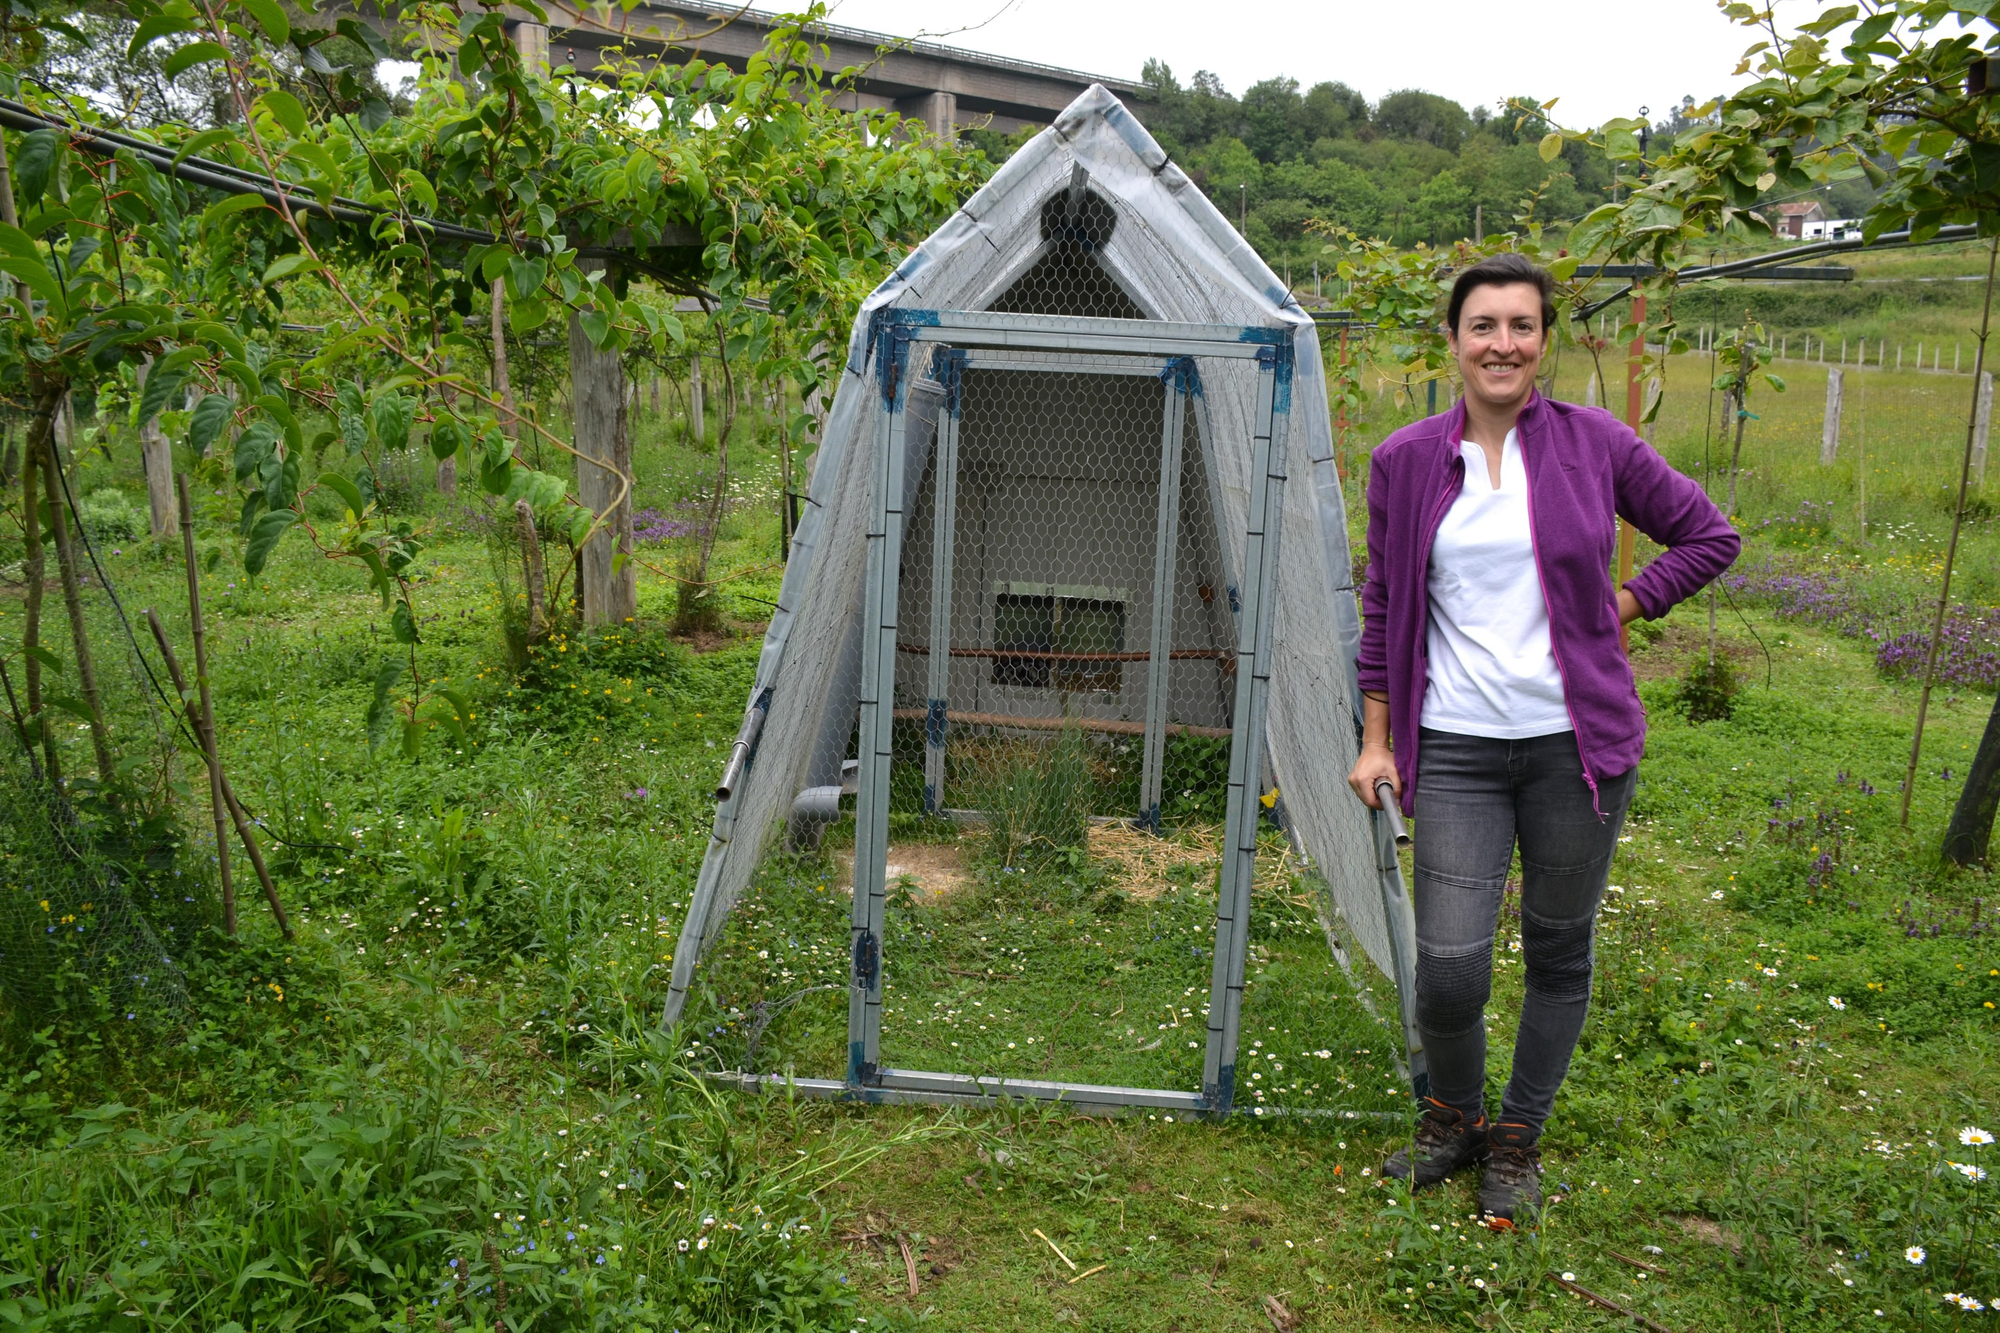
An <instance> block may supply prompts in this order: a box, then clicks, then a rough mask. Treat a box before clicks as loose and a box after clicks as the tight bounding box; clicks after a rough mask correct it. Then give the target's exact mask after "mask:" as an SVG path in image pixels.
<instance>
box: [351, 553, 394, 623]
mask: <svg viewBox="0 0 2000 1333" xmlns="http://www.w3.org/2000/svg"><path fill="white" fill-rule="evenodd" d="M359 555H360V556H361V563H363V564H365V565H367V566H368V586H369V587H370V588H373V589H374V590H375V591H376V592H378V593H380V594H382V609H383V610H384V611H387V610H388V609H389V602H390V599H391V598H392V597H393V595H394V589H395V583H394V582H393V581H392V580H391V579H390V578H389V571H388V570H387V569H386V568H385V567H384V566H383V564H382V556H381V553H380V552H378V551H376V550H375V549H373V548H372V547H365V546H364V547H363V548H362V549H361V550H360V552H359Z"/></svg>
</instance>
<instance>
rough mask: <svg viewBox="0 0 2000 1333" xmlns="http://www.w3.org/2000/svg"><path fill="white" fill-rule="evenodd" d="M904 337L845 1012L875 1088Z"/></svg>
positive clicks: (882, 441) (870, 609)
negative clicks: (848, 984)
mask: <svg viewBox="0 0 2000 1333" xmlns="http://www.w3.org/2000/svg"><path fill="white" fill-rule="evenodd" d="M909 349H910V343H909V335H908V333H907V332H906V331H905V330H903V329H900V328H887V329H884V330H882V332H881V334H880V335H879V341H878V342H877V344H876V351H875V357H876V360H877V369H878V373H879V374H880V375H881V377H882V382H883V394H882V399H883V402H882V420H881V424H880V426H879V427H878V428H877V431H876V437H875V438H876V451H875V452H876V465H875V493H874V505H873V508H874V512H873V514H872V515H871V516H870V520H869V525H868V526H869V531H868V539H867V540H868V564H867V570H866V573H865V574H864V578H865V580H866V582H865V584H864V604H863V619H862V626H861V706H860V714H861V722H860V727H861V734H860V751H859V753H860V756H861V763H860V772H859V774H858V776H859V780H860V781H859V791H858V793H857V800H856V805H855V812H854V911H853V918H852V920H853V925H852V932H851V935H852V947H851V951H850V978H851V981H850V987H849V993H848V1007H847V1081H848V1083H849V1085H850V1086H853V1087H861V1086H864V1085H866V1084H870V1083H873V1082H874V1081H875V1077H876V1069H877V1064H878V1054H879V1051H880V1046H881V1037H882V961H883V960H882V927H883V923H884V918H885V916H886V914H887V905H888V903H887V897H886V885H885V881H884V873H885V871H886V868H887V858H888V850H889V777H890V773H889V769H890V763H891V757H892V756H891V750H892V743H893V728H894V725H895V716H894V713H895V690H896V613H897V606H896V603H897V592H898V587H897V572H898V571H897V562H898V559H899V556H900V553H901V551H902V545H903V513H902V508H903V497H902V494H901V492H902V485H903V447H904V436H905V426H906V415H905V412H904V408H905V406H906V405H907V404H908V402H909V396H910V390H909V381H910V374H909Z"/></svg>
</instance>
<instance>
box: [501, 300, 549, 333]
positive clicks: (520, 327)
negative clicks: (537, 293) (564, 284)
mask: <svg viewBox="0 0 2000 1333" xmlns="http://www.w3.org/2000/svg"><path fill="white" fill-rule="evenodd" d="M507 322H508V323H509V324H511V325H513V326H514V332H516V333H532V332H534V331H535V330H536V329H539V328H540V327H542V325H544V324H546V323H548V322H549V305H548V302H546V301H538V300H536V299H534V298H533V297H528V298H525V299H523V300H518V301H513V302H510V303H509V304H508V306H507Z"/></svg>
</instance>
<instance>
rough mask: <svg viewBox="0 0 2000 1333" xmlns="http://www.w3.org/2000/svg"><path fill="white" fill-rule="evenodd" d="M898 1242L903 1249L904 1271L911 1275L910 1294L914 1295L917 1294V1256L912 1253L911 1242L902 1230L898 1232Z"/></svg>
mask: <svg viewBox="0 0 2000 1333" xmlns="http://www.w3.org/2000/svg"><path fill="white" fill-rule="evenodd" d="M896 1244H897V1246H898V1247H900V1248H901V1250H902V1251H903V1271H904V1272H906V1273H908V1274H909V1275H910V1295H912V1296H914V1295H916V1294H917V1260H916V1256H915V1255H913V1254H911V1253H910V1242H909V1240H908V1238H906V1237H905V1236H903V1235H902V1234H901V1233H900V1232H899V1233H897V1236H896Z"/></svg>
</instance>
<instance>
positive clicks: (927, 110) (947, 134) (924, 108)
mask: <svg viewBox="0 0 2000 1333" xmlns="http://www.w3.org/2000/svg"><path fill="white" fill-rule="evenodd" d="M896 110H898V111H900V112H902V113H903V114H904V115H905V116H907V117H909V118H910V119H912V120H920V121H922V122H923V124H924V128H925V129H927V130H929V131H930V132H931V133H932V134H934V135H936V136H937V137H938V138H940V139H951V138H956V137H957V135H958V94H957V93H947V92H928V93H919V94H917V95H916V96H915V97H905V98H903V99H901V100H900V101H898V102H897V103H896Z"/></svg>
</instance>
